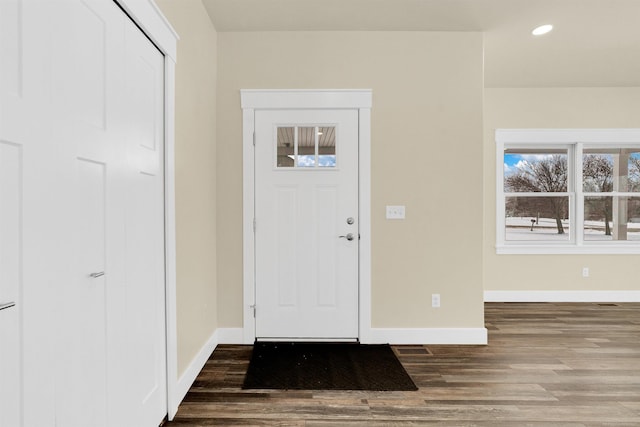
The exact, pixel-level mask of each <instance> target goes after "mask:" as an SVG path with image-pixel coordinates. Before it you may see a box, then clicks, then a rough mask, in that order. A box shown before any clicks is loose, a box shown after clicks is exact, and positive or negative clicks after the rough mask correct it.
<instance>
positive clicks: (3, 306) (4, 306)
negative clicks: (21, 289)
mask: <svg viewBox="0 0 640 427" xmlns="http://www.w3.org/2000/svg"><path fill="white" fill-rule="evenodd" d="M14 305H16V303H15V302H13V301H12V302H7V303H5V304H0V310H4V309H5V308H11V307H13V306H14Z"/></svg>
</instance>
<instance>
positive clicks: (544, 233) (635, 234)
mask: <svg viewBox="0 0 640 427" xmlns="http://www.w3.org/2000/svg"><path fill="white" fill-rule="evenodd" d="M532 219H535V218H531V217H507V218H506V230H505V231H506V236H505V238H506V240H509V241H527V240H529V241H543V240H544V241H556V242H568V241H569V239H570V236H569V221H567V220H563V221H562V227H563V228H564V234H558V228H557V226H556V220H555V219H553V218H540V219H539V220H538V224H534V226H533V231H531V220H532ZM584 226H585V230H584V240H587V241H613V236H607V235H606V234H604V221H585V222H584ZM627 240H633V241H640V223H635V222H629V223H627Z"/></svg>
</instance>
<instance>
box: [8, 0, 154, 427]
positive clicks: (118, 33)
mask: <svg viewBox="0 0 640 427" xmlns="http://www.w3.org/2000/svg"><path fill="white" fill-rule="evenodd" d="M0 53H1V56H2V61H0V95H1V98H0V101H1V102H0V125H1V126H0V303H4V302H5V301H4V300H5V298H6V299H9V300H11V301H14V300H15V302H16V303H17V304H16V306H15V307H12V308H10V309H5V310H0V340H1V341H0V427H5V425H8V426H11V427H16V426H53V425H64V426H66V427H73V426H83V427H84V426H92V427H93V426H118V427H120V426H125V427H126V426H132V427H133V426H135V427H138V426H157V425H159V423H160V422H161V421H162V419H163V417H164V415H165V414H166V360H165V357H166V355H165V349H166V348H165V316H164V309H165V300H164V216H163V215H164V198H163V197H164V195H163V180H164V175H163V162H164V160H163V157H162V155H163V150H164V147H163V138H164V135H163V125H164V122H163V116H164V107H163V100H164V92H163V87H164V73H163V68H164V58H163V57H162V55H161V54H160V52H159V51H158V50H157V49H156V48H155V46H153V44H151V43H150V42H149V41H148V40H147V39H146V37H145V36H144V35H143V34H142V33H141V32H140V30H139V29H138V28H137V27H136V26H135V24H133V22H131V21H130V20H129V19H128V18H127V17H126V15H124V14H123V12H122V10H121V9H120V8H119V7H118V6H117V5H116V4H115V3H114V2H113V1H104V0H57V1H55V2H42V1H32V0H6V1H5V0H3V1H1V2H0ZM102 272H104V273H105V274H104V275H101V274H98V275H97V276H96V277H91V276H90V274H91V273H102ZM21 381H22V384H20V382H21ZM21 398H22V401H23V403H21V402H20V399H21ZM3 423H4V424H3ZM7 423H8V424H7Z"/></svg>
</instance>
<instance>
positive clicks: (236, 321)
mask: <svg viewBox="0 0 640 427" xmlns="http://www.w3.org/2000/svg"><path fill="white" fill-rule="evenodd" d="M218 49H219V50H218V54H219V56H218V123H219V126H218V162H217V167H216V169H217V174H218V224H217V229H218V287H219V292H218V296H219V300H218V309H219V317H218V319H219V325H220V326H221V327H241V326H242V239H241V236H242V121H241V109H240V89H278V88H313V89H323V88H330V89H341V88H370V89H373V110H372V175H373V177H372V222H373V235H372V241H373V247H372V250H373V254H372V257H373V259H372V261H373V272H372V273H373V284H372V294H373V295H372V298H373V307H372V316H373V320H372V321H373V326H374V327H400V328H428V327H483V326H484V324H483V306H482V283H481V279H482V250H481V246H482V180H481V178H480V177H482V173H483V172H482V171H483V165H482V162H481V161H479V159H481V156H482V35H481V34H479V33H453V32H449V33H433V32H432V33H425V32H257V33H225V32H221V33H219V34H218ZM388 204H404V205H406V209H407V219H406V220H405V221H388V220H386V219H385V218H384V212H385V208H384V207H385V205H388ZM461 224H463V226H461ZM432 293H440V294H441V295H442V307H441V308H439V309H432V308H431V294H432Z"/></svg>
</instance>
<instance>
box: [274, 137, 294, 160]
mask: <svg viewBox="0 0 640 427" xmlns="http://www.w3.org/2000/svg"><path fill="white" fill-rule="evenodd" d="M294 150H295V128H294V127H279V128H278V141H277V153H278V155H277V163H276V164H277V165H278V167H279V168H292V167H294V166H295V162H294Z"/></svg>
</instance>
